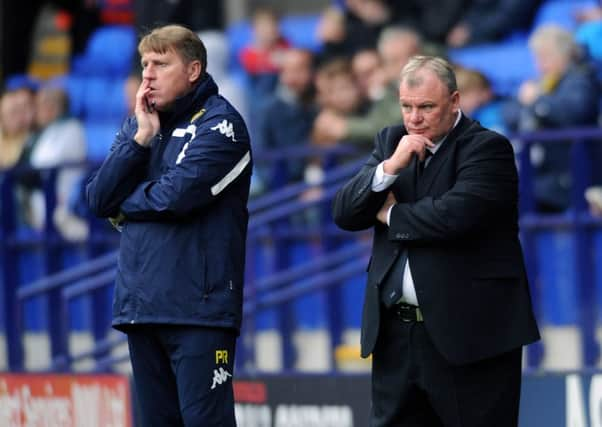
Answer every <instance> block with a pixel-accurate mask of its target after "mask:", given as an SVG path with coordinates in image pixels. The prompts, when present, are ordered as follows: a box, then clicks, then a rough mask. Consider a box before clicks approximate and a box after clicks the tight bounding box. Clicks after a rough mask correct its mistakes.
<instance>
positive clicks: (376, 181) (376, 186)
mask: <svg viewBox="0 0 602 427" xmlns="http://www.w3.org/2000/svg"><path fill="white" fill-rule="evenodd" d="M461 118H462V112H461V111H458V116H457V117H456V121H455V123H454V126H453V127H452V130H453V129H454V128H455V127H456V126H457V125H458V123H459V122H460V119H461ZM450 132H451V131H450ZM445 138H447V135H445V136H444V137H443V138H441V139H440V140H439V141H438V142H436V143H435V146H434V147H433V148H432V149H431V148H427V150H429V151H430V152H431V153H432V154H433V155H434V154H435V153H436V152H437V151H438V150H439V148H441V146H442V145H443V142H445ZM432 158H433V156H430V157H429V158H428V159H427V160H426V163H425V164H424V167H425V168H426V167H427V166H428V164H429V161H430V160H431V159H432ZM383 163H384V161H383V162H380V163H379V164H378V166H377V167H376V172H375V173H374V177H373V178H372V191H374V192H381V191H385V190H386V189H388V188H389V187H390V186H391V184H393V182H394V181H395V180H396V179H397V177H398V175H389V174H387V173H385V171H384V167H383ZM393 206H395V205H393ZM393 206H391V207H390V208H389V212H388V213H387V225H389V224H390V223H391V209H393ZM400 302H406V303H408V304H412V305H418V297H417V296H416V288H415V286H414V279H413V278H412V270H411V268H410V259H409V258H408V262H406V266H405V268H404V270H403V296H402V297H401V300H400Z"/></svg>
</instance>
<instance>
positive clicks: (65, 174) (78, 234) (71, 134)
mask: <svg viewBox="0 0 602 427" xmlns="http://www.w3.org/2000/svg"><path fill="white" fill-rule="evenodd" d="M35 102H36V110H35V111H36V116H35V123H36V126H37V128H38V133H37V135H36V136H35V137H34V138H33V139H32V145H31V148H30V150H31V151H30V152H29V153H28V154H27V158H26V162H27V164H29V166H31V167H33V168H36V169H42V168H54V167H60V166H62V165H65V164H69V163H78V162H83V161H85V160H86V149H87V147H86V139H85V134H84V129H83V126H82V124H81V123H80V122H79V120H77V119H75V118H73V117H70V116H69V115H68V112H69V99H68V96H67V93H66V92H65V91H64V90H63V89H62V88H61V87H59V86H56V85H54V84H52V83H48V84H47V85H46V86H42V87H41V88H40V90H39V91H38V93H37V95H36V101H35ZM83 175H84V170H83V167H78V166H66V167H63V168H61V170H60V171H59V173H58V175H57V178H56V207H55V210H54V213H53V222H54V225H55V227H56V228H57V230H58V231H59V232H60V233H61V235H62V236H63V237H64V238H65V239H68V240H74V241H79V240H83V239H85V238H86V237H87V236H88V227H87V224H86V222H85V221H84V220H83V219H81V218H79V217H78V216H76V215H74V214H73V212H72V210H71V208H70V204H71V203H72V202H73V197H77V196H78V195H79V194H80V191H79V190H80V184H81V180H82V177H83ZM45 212H46V203H45V200H44V196H43V193H42V191H41V190H40V189H37V190H34V191H33V192H32V194H31V199H30V210H29V212H28V214H29V215H28V220H29V223H30V224H31V225H32V226H33V227H34V228H36V229H41V228H42V227H43V226H44V218H45Z"/></svg>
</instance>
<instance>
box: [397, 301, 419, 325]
mask: <svg viewBox="0 0 602 427" xmlns="http://www.w3.org/2000/svg"><path fill="white" fill-rule="evenodd" d="M397 314H398V315H399V318H400V319H401V321H402V322H406V323H409V322H415V321H416V311H415V309H414V307H411V306H409V305H406V304H400V305H399V306H398V307H397Z"/></svg>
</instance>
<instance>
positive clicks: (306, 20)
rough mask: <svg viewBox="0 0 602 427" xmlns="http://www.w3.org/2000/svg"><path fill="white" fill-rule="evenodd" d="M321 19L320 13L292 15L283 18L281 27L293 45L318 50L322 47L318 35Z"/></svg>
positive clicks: (313, 50)
mask: <svg viewBox="0 0 602 427" xmlns="http://www.w3.org/2000/svg"><path fill="white" fill-rule="evenodd" d="M319 21H320V16H319V15H290V16H285V17H283V18H282V20H281V22H280V28H281V30H282V34H283V35H284V37H285V38H286V39H287V40H288V41H289V42H290V43H291V45H293V46H295V47H300V48H304V49H309V50H311V51H312V52H317V51H318V50H319V49H320V47H321V43H320V40H319V39H318V37H317V29H318V23H319Z"/></svg>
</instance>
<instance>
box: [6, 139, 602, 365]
mask: <svg viewBox="0 0 602 427" xmlns="http://www.w3.org/2000/svg"><path fill="white" fill-rule="evenodd" d="M567 140H570V141H572V145H571V176H572V177H573V184H572V195H571V207H570V208H569V209H568V210H567V211H566V212H564V213H562V214H553V215H552V214H546V215H542V214H539V213H537V212H536V211H535V200H534V195H533V188H532V185H533V170H532V167H531V162H530V159H529V156H530V152H531V148H532V146H533V144H534V143H536V142H539V143H544V144H553V143H555V141H567ZM513 141H514V142H515V144H516V148H517V159H518V162H519V170H520V175H521V181H520V193H521V200H520V202H521V229H522V233H521V238H522V241H523V246H524V250H525V258H526V261H527V269H528V275H529V277H530V283H531V286H532V295H533V302H534V306H535V310H536V313H537V316H538V318H539V319H540V322H546V321H548V319H546V309H545V307H544V306H545V304H542V301H543V302H545V301H546V292H547V290H546V289H543V288H542V286H541V281H542V280H543V279H542V272H543V271H544V270H545V265H543V264H542V262H541V256H539V255H538V254H539V252H541V244H540V243H539V240H538V239H540V234H541V233H542V232H543V233H545V232H550V231H553V232H556V231H558V230H568V231H569V233H570V234H569V237H570V238H571V239H573V246H572V247H573V248H574V252H575V254H574V255H575V256H574V260H575V264H574V265H573V266H572V268H573V270H574V283H572V284H571V285H572V286H574V291H575V292H576V296H577V301H576V304H577V305H578V307H579V310H578V315H577V318H576V319H575V321H576V323H577V324H578V326H579V329H580V331H581V333H582V337H583V350H584V351H583V354H584V360H583V364H584V366H593V365H594V364H595V363H596V361H597V359H598V356H599V349H598V345H597V343H596V341H595V339H594V330H595V327H596V323H597V310H599V309H600V306H599V304H598V303H597V302H596V301H597V292H596V290H597V287H600V288H602V284H601V283H598V282H599V281H596V278H597V270H596V267H595V265H594V258H595V256H596V255H598V256H600V257H602V254H595V253H594V250H595V248H596V241H595V238H594V233H593V231H597V230H599V229H600V228H601V227H600V226H601V223H600V221H599V220H598V219H596V218H592V217H591V216H590V215H589V213H588V212H587V207H586V204H585V201H584V198H583V192H584V190H585V188H586V187H587V186H588V185H590V184H591V182H590V181H591V177H590V175H591V170H592V167H595V165H594V164H593V163H592V162H593V161H594V160H593V159H592V158H591V156H590V155H589V150H588V148H589V147H590V146H591V145H592V144H599V141H602V130H600V129H574V130H562V131H554V132H538V133H531V134H522V135H519V136H516V137H515V138H513ZM353 151H354V150H353V149H352V148H346V147H342V148H338V149H335V150H330V151H326V152H325V151H323V150H318V149H315V148H308V147H296V148H294V149H288V150H283V151H281V152H276V153H265V154H262V153H257V154H256V160H258V161H259V162H261V161H262V159H264V160H266V161H269V162H270V163H271V164H273V165H275V166H274V170H275V171H277V173H276V175H278V174H280V175H279V177H278V178H279V179H285V178H286V166H285V165H284V162H285V160H287V159H291V158H306V157H309V156H312V157H315V156H320V157H323V158H327V161H326V162H325V163H329V164H336V159H337V158H338V157H340V156H347V157H348V156H349V155H350V154H351V153H353ZM362 163H363V159H362V160H359V161H355V162H349V163H346V164H343V165H342V166H339V167H335V168H332V169H330V170H329V171H328V173H327V174H326V175H325V179H324V181H323V182H322V183H321V184H320V185H319V187H315V186H310V185H307V184H305V183H298V184H293V185H289V186H286V187H284V188H281V189H278V190H274V191H272V192H270V193H268V194H266V195H265V196H262V197H260V198H257V199H255V200H253V201H251V202H250V203H249V210H250V213H251V220H250V224H249V237H248V240H249V242H248V244H249V250H248V254H249V259H248V261H247V286H246V289H245V322H244V325H245V326H244V329H243V332H242V334H243V336H242V339H241V343H242V344H243V345H241V346H240V351H239V357H238V359H239V363H240V366H241V367H244V368H245V369H249V368H250V369H253V366H254V363H253V355H252V352H253V337H254V335H255V334H256V332H257V331H258V330H261V329H262V328H263V327H264V326H262V325H261V324H260V323H261V318H262V313H265V312H266V311H267V312H271V313H272V317H273V318H272V320H270V321H269V322H268V323H269V324H270V326H271V327H275V328H276V329H278V330H279V332H280V333H281V335H282V342H283V349H282V350H283V367H284V368H285V369H287V370H288V369H292V367H293V366H294V361H295V351H294V348H293V346H292V331H293V329H294V328H295V324H294V321H293V320H292V319H291V312H293V311H294V310H295V307H294V304H296V301H298V300H299V298H300V297H302V296H307V295H315V294H316V292H318V293H322V295H323V297H324V298H325V300H326V301H327V303H328V307H329V310H328V313H327V314H326V315H325V318H326V320H325V321H326V325H327V327H328V329H329V330H330V333H331V337H332V340H333V342H334V344H335V345H336V344H337V343H339V340H340V336H341V331H342V329H343V327H344V326H345V325H343V321H342V320H341V317H342V311H343V309H342V308H341V299H344V298H342V297H343V296H344V295H342V294H341V292H342V291H341V286H337V285H340V284H341V283H343V282H345V281H346V280H348V279H350V278H358V277H362V276H363V274H364V273H363V272H364V269H365V265H366V262H365V260H366V259H367V254H368V253H369V241H368V239H367V237H368V234H367V233H361V234H359V235H354V234H351V233H344V232H341V231H340V230H338V229H337V228H336V227H334V225H333V224H332V221H331V220H330V213H329V212H330V204H331V200H332V197H333V195H334V193H335V192H336V191H337V189H338V188H340V186H341V185H342V183H343V182H345V181H346V180H347V179H349V177H351V176H352V175H354V174H355V173H356V172H357V170H358V169H359V167H360V166H361V164H362ZM55 175H56V173H52V172H50V173H48V174H47V176H46V177H45V179H44V182H45V183H46V185H45V194H46V196H47V201H50V203H47V210H48V213H47V215H46V217H47V221H46V224H47V225H46V229H45V230H44V232H43V233H40V234H38V235H34V236H33V238H26V237H24V236H20V235H19V234H18V233H17V230H18V226H17V221H16V219H15V216H14V212H15V199H14V191H13V190H14V179H15V176H16V175H14V174H11V173H9V174H5V175H3V176H2V177H1V178H0V180H1V182H0V193H1V197H2V199H1V205H0V209H1V210H0V215H2V217H1V218H2V222H1V229H0V233H1V237H2V242H1V244H0V251H1V253H2V259H3V268H2V273H3V281H4V283H3V285H4V286H3V287H2V290H3V296H4V301H5V310H4V324H5V331H6V336H7V342H8V348H9V360H8V362H9V368H10V369H11V370H21V369H23V347H22V335H23V333H24V329H25V328H24V306H25V303H26V302H27V301H29V300H31V299H32V298H36V297H39V296H40V295H45V296H47V300H48V303H49V304H50V306H51V309H50V310H49V314H50V315H49V319H48V330H49V336H50V341H51V348H52V351H51V353H52V354H51V358H52V363H51V365H50V366H49V369H51V370H54V371H60V370H67V369H70V367H71V366H72V363H73V362H76V361H78V360H81V359H84V358H90V357H93V358H94V359H95V361H96V369H97V370H107V369H110V367H111V366H112V364H114V363H116V362H119V361H121V360H123V359H124V358H123V357H120V358H113V357H112V356H111V355H110V351H111V350H112V349H113V348H114V346H116V345H118V344H120V343H122V342H123V338H120V337H118V338H114V337H112V338H109V337H107V332H108V330H109V329H110V326H109V319H108V314H109V313H110V308H109V298H107V292H108V291H109V290H110V285H112V283H113V277H114V269H115V263H116V253H115V252H114V250H111V251H110V252H108V253H106V254H104V255H102V256H98V254H99V253H100V252H102V250H100V249H99V248H102V249H104V250H105V251H106V250H107V248H113V249H114V247H115V240H116V237H115V234H112V233H107V232H106V230H105V229H104V228H102V226H99V224H98V223H97V222H94V221H92V220H91V221H92V222H91V225H92V234H91V238H90V239H89V241H88V242H86V245H89V247H88V248H87V249H88V250H87V253H88V254H89V255H90V258H91V260H90V261H87V262H86V263H84V264H81V265H77V266H74V267H71V268H69V269H67V270H61V268H59V263H58V261H57V254H58V253H60V250H61V248H64V247H67V246H69V243H68V242H64V241H62V240H61V239H60V237H59V236H58V234H57V232H56V230H54V229H53V227H52V221H51V212H52V209H53V203H52V200H53V188H54V184H53V180H54V177H55ZM316 188H319V191H318V192H317V193H316V194H314V195H313V196H312V197H310V198H306V197H302V196H303V195H304V194H306V193H307V191H309V190H312V189H313V190H315V189H316ZM24 245H28V246H29V247H31V246H32V245H33V246H37V247H40V248H42V250H43V252H44V254H45V256H46V259H47V260H48V261H47V262H46V268H45V271H44V272H43V273H44V277H43V278H41V279H39V280H37V281H34V282H32V283H29V284H26V285H22V283H21V282H20V279H19V277H18V276H19V272H18V269H17V268H16V266H17V265H18V264H19V257H20V253H21V250H22V248H23V246H24ZM295 245H300V246H302V250H301V256H300V258H301V260H299V259H295V256H297V258H299V255H294V254H292V252H291V247H293V246H295ZM265 253H268V255H267V256H263V255H261V258H260V259H256V258H255V257H256V256H258V255H257V254H265ZM53 259H54V260H53ZM358 260H360V261H359V262H358ZM362 260H363V261H362ZM544 261H547V260H545V259H544ZM561 261H562V260H561ZM550 262H558V260H556V259H554V260H550ZM12 267H15V268H12ZM19 285H22V286H19ZM82 295H93V297H92V298H93V301H94V303H93V307H94V318H95V320H96V322H94V323H95V324H94V338H95V346H94V348H93V349H91V350H90V351H86V352H84V353H80V354H70V352H69V350H68V348H67V336H68V334H69V332H70V321H69V317H70V313H69V307H70V302H71V301H72V300H73V299H74V298H78V297H80V296H82ZM360 305H361V302H360V301H357V305H356V307H355V309H356V310H357V311H358V312H359V306H360ZM301 308H303V307H301ZM274 319H275V320H274ZM543 352H544V349H543V347H542V345H541V344H537V345H534V346H531V347H530V349H529V352H528V365H529V366H530V367H532V368H535V367H537V366H539V365H540V363H541V360H542V356H543Z"/></svg>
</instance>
